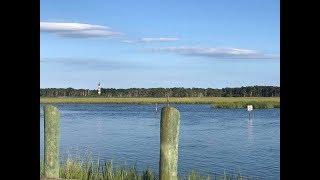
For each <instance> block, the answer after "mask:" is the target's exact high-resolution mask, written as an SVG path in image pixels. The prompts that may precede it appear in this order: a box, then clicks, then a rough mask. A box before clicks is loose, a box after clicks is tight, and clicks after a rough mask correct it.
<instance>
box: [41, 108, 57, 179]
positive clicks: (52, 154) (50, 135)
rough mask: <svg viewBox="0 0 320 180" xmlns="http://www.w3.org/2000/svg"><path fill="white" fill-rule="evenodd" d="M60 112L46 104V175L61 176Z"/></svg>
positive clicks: (50, 176) (48, 176)
mask: <svg viewBox="0 0 320 180" xmlns="http://www.w3.org/2000/svg"><path fill="white" fill-rule="evenodd" d="M59 144H60V112H59V110H58V109H57V108H56V107H54V106H52V105H45V106H44V176H45V177H47V178H59V168H60V167H59Z"/></svg>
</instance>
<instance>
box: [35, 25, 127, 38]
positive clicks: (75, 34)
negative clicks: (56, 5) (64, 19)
mask: <svg viewBox="0 0 320 180" xmlns="http://www.w3.org/2000/svg"><path fill="white" fill-rule="evenodd" d="M40 31H41V32H48V33H53V34H55V35H58V36H60V37H68V38H111V37H116V36H119V35H122V34H123V33H120V32H114V31H111V30H110V28H109V27H107V26H100V25H93V24H83V23H58V22H40Z"/></svg>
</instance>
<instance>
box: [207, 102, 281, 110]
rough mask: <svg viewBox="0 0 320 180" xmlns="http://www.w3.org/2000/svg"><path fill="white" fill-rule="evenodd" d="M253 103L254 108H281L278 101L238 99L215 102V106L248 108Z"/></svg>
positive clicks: (213, 105)
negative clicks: (235, 100)
mask: <svg viewBox="0 0 320 180" xmlns="http://www.w3.org/2000/svg"><path fill="white" fill-rule="evenodd" d="M247 105H252V106H253V108H254V109H268V108H280V102H278V101H238V102H215V103H213V104H212V105H211V107H213V108H247Z"/></svg>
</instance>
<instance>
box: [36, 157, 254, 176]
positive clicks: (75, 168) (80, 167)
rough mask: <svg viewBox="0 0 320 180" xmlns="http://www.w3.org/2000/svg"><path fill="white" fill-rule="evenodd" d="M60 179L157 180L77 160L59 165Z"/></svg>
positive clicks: (145, 172)
mask: <svg viewBox="0 0 320 180" xmlns="http://www.w3.org/2000/svg"><path fill="white" fill-rule="evenodd" d="M43 165H44V164H43V161H41V160H40V178H42V177H44V171H43ZM59 176H60V178H63V179H79V180H157V179H159V178H158V174H156V173H154V172H153V171H152V170H151V169H149V168H146V169H144V170H143V171H142V172H138V171H137V170H136V167H135V166H134V165H131V166H128V165H126V163H125V165H123V166H119V165H114V164H113V162H112V161H109V162H104V163H101V162H100V161H99V160H98V161H97V162H96V163H94V162H93V161H92V160H88V161H83V160H80V159H79V158H76V159H72V158H68V159H67V160H66V161H65V162H61V164H60V173H59ZM178 179H179V180H213V179H218V180H220V179H221V180H231V179H239V180H240V179H241V180H246V179H257V178H254V177H245V176H241V174H240V172H239V171H238V172H236V173H225V172H224V174H222V175H215V176H214V177H210V176H209V175H206V176H204V175H202V174H200V173H198V172H195V171H191V172H190V173H188V174H187V175H186V176H179V177H178Z"/></svg>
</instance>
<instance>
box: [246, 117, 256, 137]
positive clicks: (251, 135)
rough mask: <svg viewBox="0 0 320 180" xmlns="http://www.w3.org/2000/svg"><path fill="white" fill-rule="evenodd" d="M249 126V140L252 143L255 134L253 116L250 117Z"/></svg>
mask: <svg viewBox="0 0 320 180" xmlns="http://www.w3.org/2000/svg"><path fill="white" fill-rule="evenodd" d="M247 128H248V140H249V142H250V143H253V140H254V135H253V120H252V117H251V118H250V119H248V123H247Z"/></svg>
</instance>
